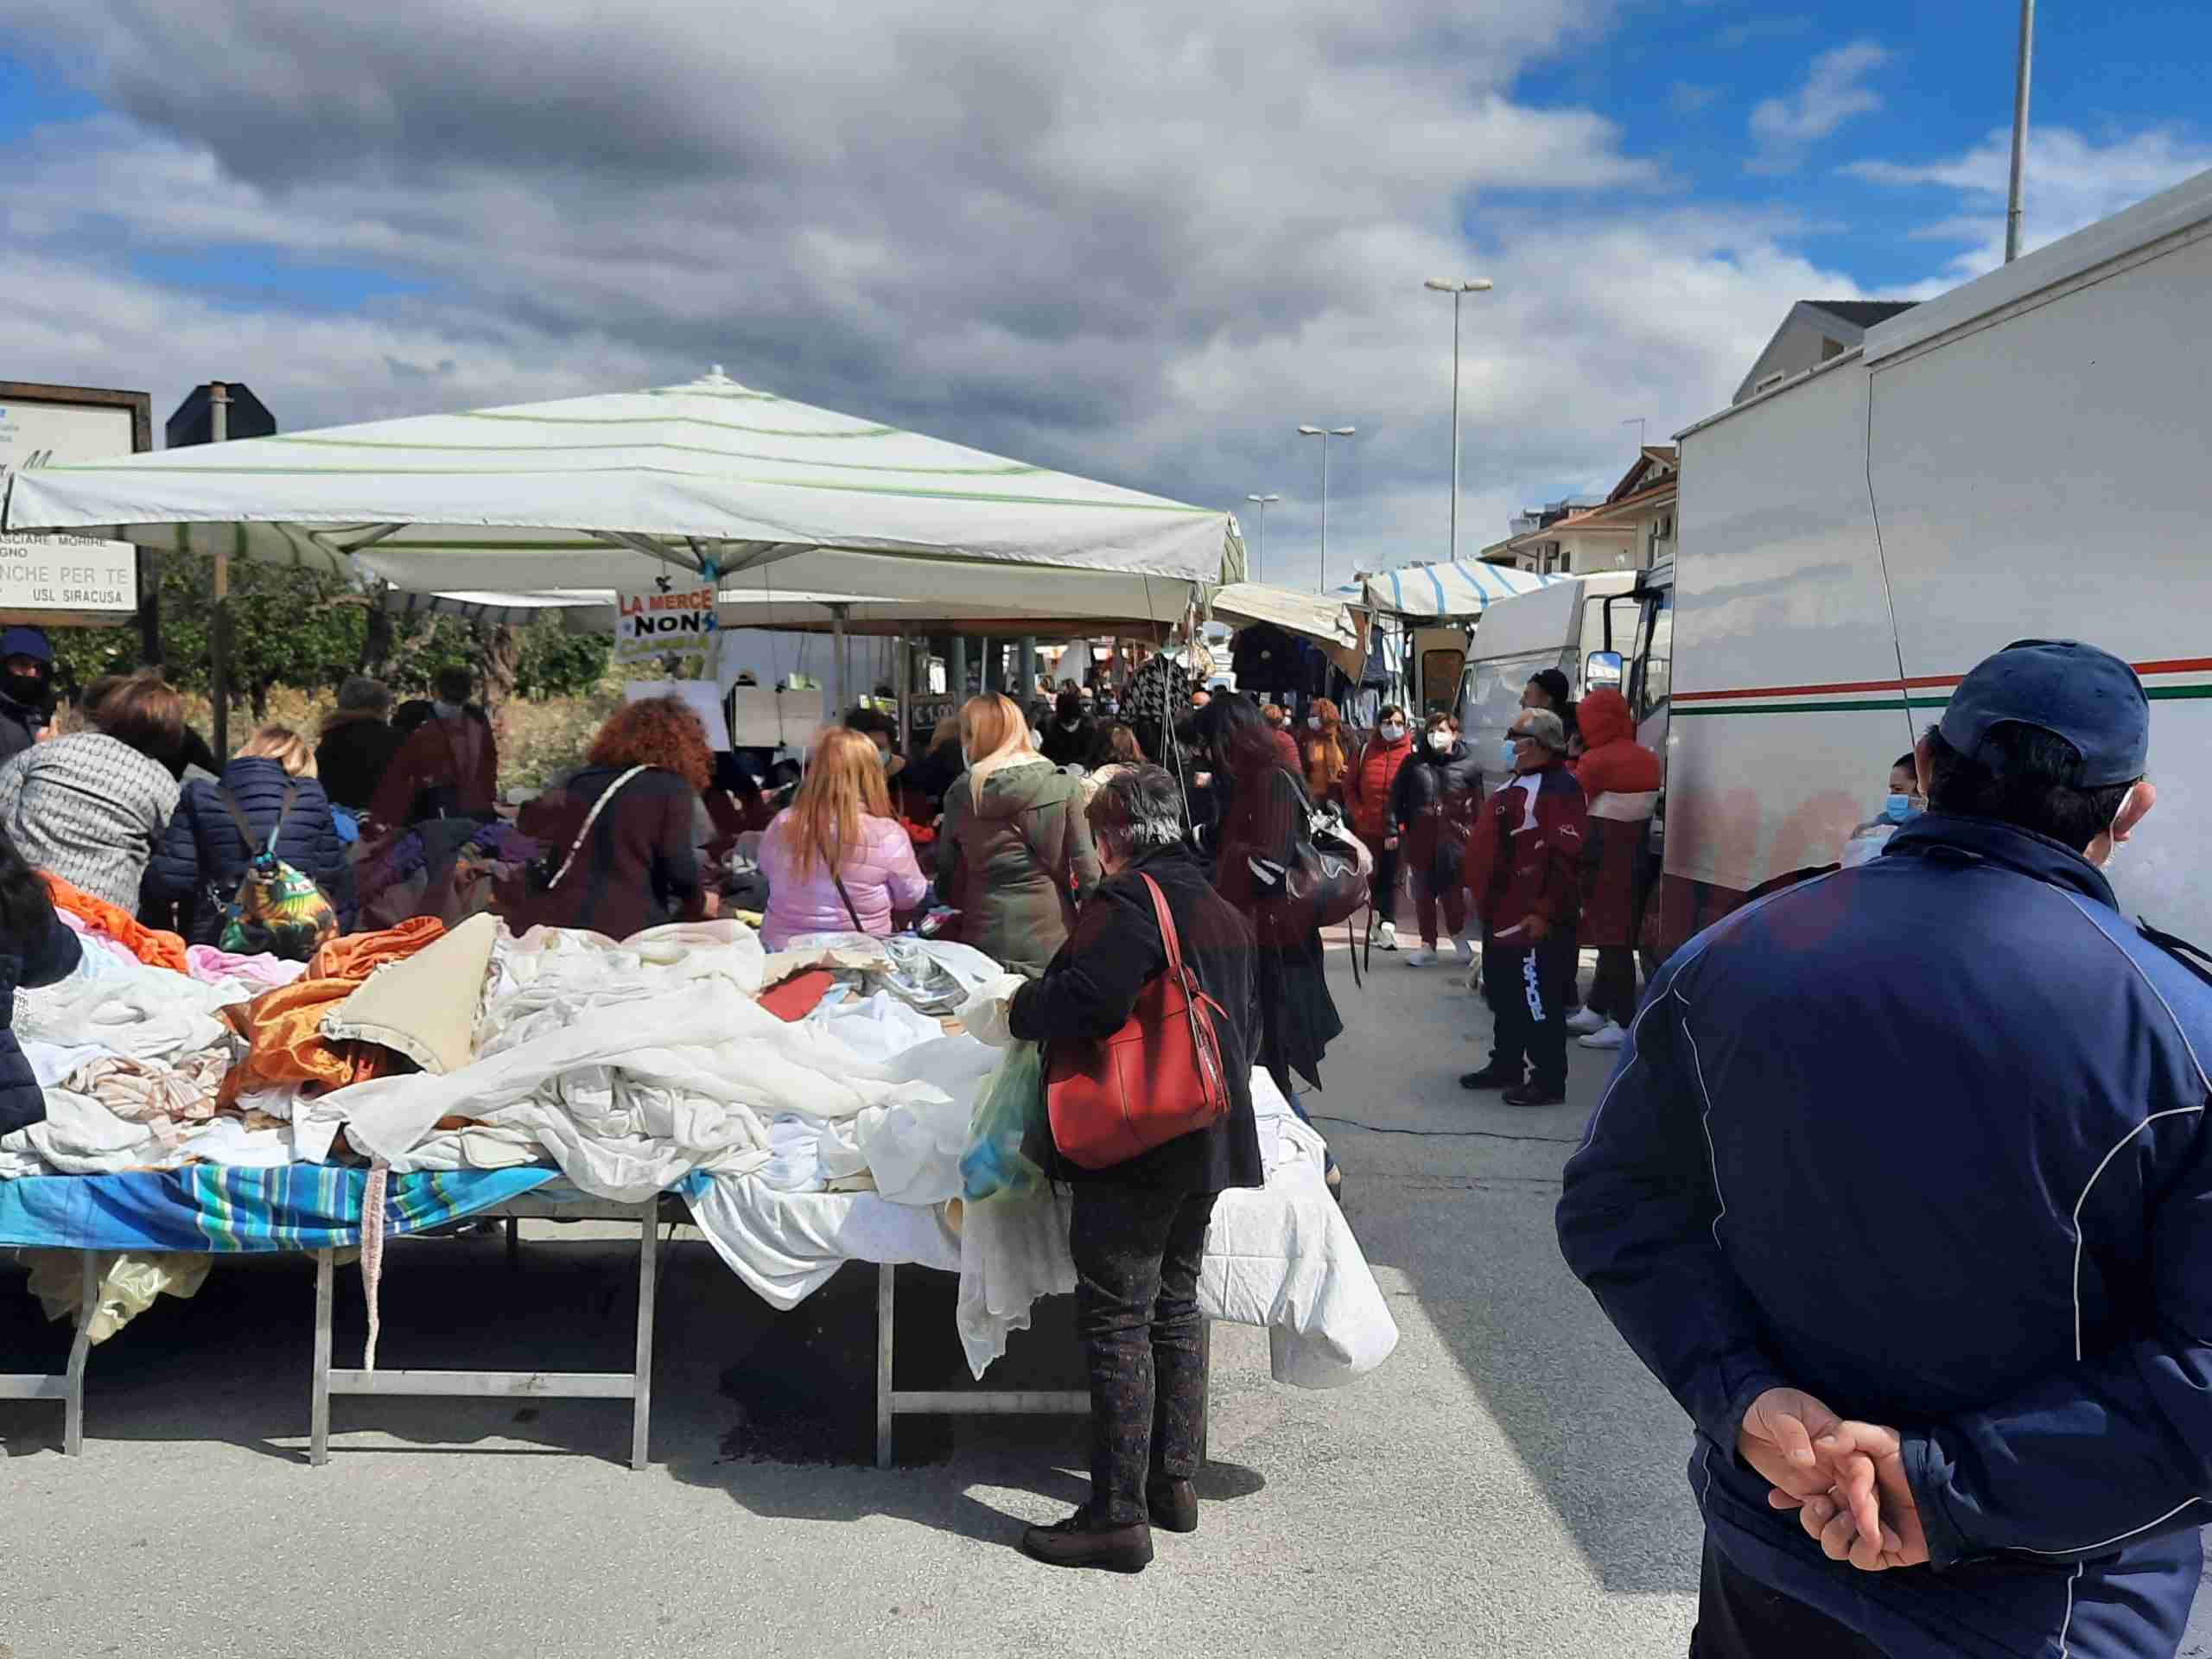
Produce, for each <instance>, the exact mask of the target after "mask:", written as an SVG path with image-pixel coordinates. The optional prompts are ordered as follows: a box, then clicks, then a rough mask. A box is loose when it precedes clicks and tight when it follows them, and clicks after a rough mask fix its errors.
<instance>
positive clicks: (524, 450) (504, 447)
mask: <svg viewBox="0 0 2212 1659" xmlns="http://www.w3.org/2000/svg"><path fill="white" fill-rule="evenodd" d="M265 442H270V443H290V444H300V445H303V446H307V447H310V448H318V449H376V450H384V449H429V450H433V451H451V452H454V453H458V454H469V455H502V454H563V455H567V454H594V453H598V452H601V451H605V450H610V449H665V450H668V451H669V452H671V454H679V455H714V456H716V457H718V458H719V459H721V460H724V461H768V462H770V463H772V464H774V465H779V466H786V467H838V468H840V469H841V470H842V471H846V472H856V473H912V474H918V475H924V476H931V477H958V478H1018V477H1025V476H1027V475H1029V474H1036V473H1042V472H1045V471H1046V470H1047V469H1046V468H1045V467H1033V466H1031V465H1029V464H1028V463H1027V462H1026V461H1001V462H1000V463H999V464H998V465H996V466H993V467H899V466H894V465H893V463H891V462H889V461H823V460H821V459H818V458H817V457H814V456H808V457H806V458H805V459H804V460H802V459H800V458H799V457H798V456H795V455H764V454H759V453H757V452H755V451H753V450H749V449H715V448H709V446H707V445H705V444H699V443H668V442H663V441H660V440H658V439H655V440H649V441H646V442H639V443H401V442H397V441H394V440H391V439H385V438H307V437H301V438H287V437H276V438H270V439H267V440H265Z"/></svg>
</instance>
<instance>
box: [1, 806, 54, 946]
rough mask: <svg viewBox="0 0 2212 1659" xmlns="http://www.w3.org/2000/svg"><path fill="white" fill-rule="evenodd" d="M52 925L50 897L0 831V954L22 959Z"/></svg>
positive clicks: (38, 942)
mask: <svg viewBox="0 0 2212 1659" xmlns="http://www.w3.org/2000/svg"><path fill="white" fill-rule="evenodd" d="M53 926H54V898H53V895H52V894H51V893H48V892H47V890H46V883H45V881H44V880H41V877H40V875H39V873H38V872H37V871H36V870H35V869H33V868H31V867H30V866H29V864H27V863H25V862H24V861H23V855H22V854H21V853H19V852H17V851H16V843H15V842H12V841H10V840H9V839H8V832H7V831H6V830H4V829H0V952H4V953H5V954H7V955H9V956H13V957H20V956H23V955H25V954H26V953H28V952H29V951H31V950H35V949H36V948H37V947H38V945H39V944H41V942H42V941H43V940H44V939H45V938H46V936H47V933H48V931H49V930H51V929H52V927H53Z"/></svg>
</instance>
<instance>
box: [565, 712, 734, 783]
mask: <svg viewBox="0 0 2212 1659" xmlns="http://www.w3.org/2000/svg"><path fill="white" fill-rule="evenodd" d="M588 759H589V760H590V761H591V763H592V765H594V766H614V767H618V768H627V767H630V766H659V767H661V768H662V769H664V771H668V772H674V773H675V774H676V775H677V777H679V778H681V779H683V781H684V782H685V783H687V784H689V785H691V787H692V788H693V789H695V790H703V789H705V788H706V787H707V785H709V783H711V782H712V781H713V780H714V776H715V758H714V756H713V755H712V754H711V753H709V752H708V748H707V728H705V727H703V726H702V725H701V724H700V723H699V716H698V715H695V714H693V713H692V712H691V710H690V709H689V708H687V707H685V705H684V704H683V702H681V701H679V700H678V699H677V698H675V697H648V698H646V699H645V701H644V702H632V703H626V704H625V705H624V706H623V707H622V708H620V709H617V710H616V711H615V713H614V716H613V719H611V720H609V721H607V724H606V725H604V726H602V727H601V728H599V735H598V736H597V737H596V738H594V740H593V741H592V746H591V753H590V755H589V756H588Z"/></svg>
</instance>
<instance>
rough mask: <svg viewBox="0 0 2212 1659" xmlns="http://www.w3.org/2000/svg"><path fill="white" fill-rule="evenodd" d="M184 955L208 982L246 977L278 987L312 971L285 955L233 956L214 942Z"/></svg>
mask: <svg viewBox="0 0 2212 1659" xmlns="http://www.w3.org/2000/svg"><path fill="white" fill-rule="evenodd" d="M184 956H185V960H186V961H187V962H188V963H191V964H192V976H193V977H194V979H196V980H199V981H200V982H202V983H203V984H208V985H213V984H217V983H219V982H221V981H223V980H226V979H242V980H244V981H245V982H246V983H247V984H249V985H257V986H259V987H260V988H262V989H264V990H265V991H266V990H274V989H276V988H277V987H278V986H279V985H289V984H290V983H291V982H293V981H294V980H296V979H297V978H298V977H299V976H301V975H302V974H304V973H305V972H307V970H308V965H307V963H304V962H286V961H285V960H284V959H283V957H272V956H270V955H267V954H266V953H264V954H263V955H261V956H257V957H238V956H232V954H231V953H230V952H229V951H227V950H217V949H216V948H215V947H214V946H213V945H212V944H195V945H194V946H193V947H192V948H191V949H190V950H187V951H186V952H185V953H184Z"/></svg>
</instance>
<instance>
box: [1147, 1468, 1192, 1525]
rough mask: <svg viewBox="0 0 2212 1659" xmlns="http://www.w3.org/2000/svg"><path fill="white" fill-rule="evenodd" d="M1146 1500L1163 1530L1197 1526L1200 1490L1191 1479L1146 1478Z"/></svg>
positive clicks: (1154, 1522) (1153, 1519) (1155, 1523)
mask: <svg viewBox="0 0 2212 1659" xmlns="http://www.w3.org/2000/svg"><path fill="white" fill-rule="evenodd" d="M1144 1502H1145V1507H1146V1508H1147V1509H1148V1510H1151V1511H1152V1524H1153V1525H1154V1526H1155V1527H1158V1528H1159V1529H1160V1530H1161V1531H1162V1532H1196V1531H1197V1530H1198V1488H1196V1487H1195V1486H1193V1485H1192V1484H1191V1483H1190V1482H1189V1481H1187V1480H1147V1482H1145V1484H1144Z"/></svg>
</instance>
